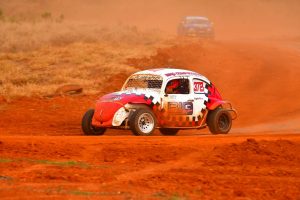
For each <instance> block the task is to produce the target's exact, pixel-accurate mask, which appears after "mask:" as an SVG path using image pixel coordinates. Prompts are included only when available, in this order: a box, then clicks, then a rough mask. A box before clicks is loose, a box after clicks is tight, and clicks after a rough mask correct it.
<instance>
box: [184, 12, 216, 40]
mask: <svg viewBox="0 0 300 200" xmlns="http://www.w3.org/2000/svg"><path fill="white" fill-rule="evenodd" d="M178 35H179V36H186V37H202V38H214V27H213V23H212V22H211V21H210V20H209V19H208V18H207V17H201V16H186V17H185V18H184V19H183V20H182V21H181V23H180V24H179V26H178Z"/></svg>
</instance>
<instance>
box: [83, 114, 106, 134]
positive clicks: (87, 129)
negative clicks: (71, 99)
mask: <svg viewBox="0 0 300 200" xmlns="http://www.w3.org/2000/svg"><path fill="white" fill-rule="evenodd" d="M93 116H94V109H89V110H88V111H87V112H86V113H85V114H84V116H83V118H82V121H81V128H82V130H83V132H84V134H85V135H103V134H104V132H105V131H106V129H105V128H98V127H94V126H93V125H92V119H93Z"/></svg>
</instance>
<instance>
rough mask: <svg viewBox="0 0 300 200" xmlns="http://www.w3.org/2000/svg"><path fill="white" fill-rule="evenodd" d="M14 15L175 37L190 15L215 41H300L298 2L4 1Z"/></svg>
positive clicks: (0, 5) (265, 0)
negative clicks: (201, 20) (205, 22)
mask: <svg viewBox="0 0 300 200" xmlns="http://www.w3.org/2000/svg"><path fill="white" fill-rule="evenodd" d="M0 8H1V9H2V10H3V11H4V12H7V13H8V14H10V15H21V16H23V17H24V16H28V15H30V16H34V15H39V14H40V13H42V12H45V11H47V12H51V13H53V15H63V16H64V17H65V18H66V19H67V20H74V21H80V22H85V23H97V24H101V25H104V26H111V25H120V24H125V25H131V26H137V27H139V28H147V29H160V30H162V31H164V32H166V33H169V34H175V33H176V28H177V24H178V23H179V22H180V20H181V19H182V17H184V16H186V15H201V16H207V17H209V18H210V19H211V20H212V21H213V22H214V24H215V29H216V35H217V38H237V37H240V38H266V37H277V38H278V37H286V36H288V37H297V36H298V35H299V33H300V23H299V19H300V1H298V0H285V1H282V0H244V1H236V0H217V1H211V0H185V1H182V0H163V1H161V0H152V1H149V0H109V1H108V0H85V1H84V0H64V1H62V0H52V1H43V0H12V1H8V2H6V1H2V2H1V1H0Z"/></svg>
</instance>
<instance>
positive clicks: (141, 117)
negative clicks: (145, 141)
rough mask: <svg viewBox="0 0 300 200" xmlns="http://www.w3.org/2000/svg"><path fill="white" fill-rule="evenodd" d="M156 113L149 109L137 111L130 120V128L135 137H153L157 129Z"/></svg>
mask: <svg viewBox="0 0 300 200" xmlns="http://www.w3.org/2000/svg"><path fill="white" fill-rule="evenodd" d="M156 124H157V122H156V118H155V115H154V113H153V112H152V111H151V110H150V109H147V108H140V109H138V110H136V111H135V112H134V113H133V114H132V116H131V117H130V119H129V126H130V129H131V131H132V132H133V134H134V135H143V136H148V135H151V134H152V133H153V132H154V130H155V128H156Z"/></svg>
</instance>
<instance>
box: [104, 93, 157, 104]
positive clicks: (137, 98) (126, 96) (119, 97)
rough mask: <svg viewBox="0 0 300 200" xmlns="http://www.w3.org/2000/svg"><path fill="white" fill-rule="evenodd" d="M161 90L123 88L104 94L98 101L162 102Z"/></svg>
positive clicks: (122, 102)
mask: <svg viewBox="0 0 300 200" xmlns="http://www.w3.org/2000/svg"><path fill="white" fill-rule="evenodd" d="M160 101H161V100H160V92H159V91H156V90H151V89H135V90H122V91H119V92H114V93H110V94H107V95H104V96H102V97H101V98H100V99H99V100H98V102H115V103H121V104H123V105H125V104H127V103H142V104H147V105H150V104H152V105H154V104H160Z"/></svg>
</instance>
